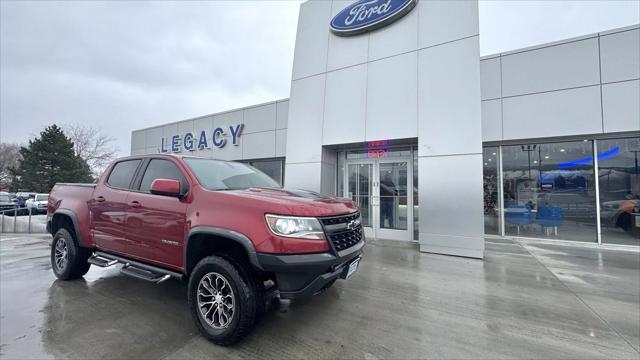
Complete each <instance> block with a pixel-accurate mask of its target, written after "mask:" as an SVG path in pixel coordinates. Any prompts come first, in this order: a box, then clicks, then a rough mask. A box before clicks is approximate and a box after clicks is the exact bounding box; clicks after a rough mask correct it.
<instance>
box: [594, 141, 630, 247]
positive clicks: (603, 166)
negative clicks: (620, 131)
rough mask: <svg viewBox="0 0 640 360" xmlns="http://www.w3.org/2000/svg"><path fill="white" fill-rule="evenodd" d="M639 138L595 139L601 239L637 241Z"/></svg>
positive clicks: (604, 240)
mask: <svg viewBox="0 0 640 360" xmlns="http://www.w3.org/2000/svg"><path fill="white" fill-rule="evenodd" d="M639 162H640V138H637V137H636V138H626V139H611V140H598V181H599V186H600V222H601V229H602V242H603V243H611V244H624V245H639V244H640V164H639Z"/></svg>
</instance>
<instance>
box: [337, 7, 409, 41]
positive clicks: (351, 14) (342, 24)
mask: <svg viewBox="0 0 640 360" xmlns="http://www.w3.org/2000/svg"><path fill="white" fill-rule="evenodd" d="M417 3H418V0H359V1H357V2H355V3H353V4H351V5H349V6H347V7H346V8H344V9H342V11H340V12H339V13H338V15H336V16H335V17H334V18H333V20H331V31H333V33H334V34H336V35H341V36H349V35H357V34H361V33H363V32H367V31H371V30H375V29H378V28H381V27H383V26H386V25H389V24H390V23H392V22H394V21H396V20H398V19H400V18H401V17H403V16H404V15H406V14H407V13H408V12H409V11H411V10H412V9H413V8H414V7H415V6H416V4H417Z"/></svg>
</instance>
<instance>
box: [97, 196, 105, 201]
mask: <svg viewBox="0 0 640 360" xmlns="http://www.w3.org/2000/svg"><path fill="white" fill-rule="evenodd" d="M95 200H96V201H97V202H103V201H105V200H106V199H105V198H104V196H98V197H97V198H95Z"/></svg>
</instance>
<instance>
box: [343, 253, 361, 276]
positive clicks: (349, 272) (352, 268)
mask: <svg viewBox="0 0 640 360" xmlns="http://www.w3.org/2000/svg"><path fill="white" fill-rule="evenodd" d="M359 264H360V258H358V259H355V260H353V261H352V262H351V263H350V264H349V266H348V268H347V272H346V274H345V276H344V278H345V279H348V278H349V277H351V275H353V274H354V273H355V272H356V270H358V265H359Z"/></svg>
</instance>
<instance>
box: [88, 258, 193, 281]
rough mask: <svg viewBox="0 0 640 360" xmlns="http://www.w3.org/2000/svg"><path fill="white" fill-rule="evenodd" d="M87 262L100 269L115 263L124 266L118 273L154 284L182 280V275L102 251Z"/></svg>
mask: <svg viewBox="0 0 640 360" xmlns="http://www.w3.org/2000/svg"><path fill="white" fill-rule="evenodd" d="M87 261H88V262H89V263H90V264H94V265H97V266H100V267H109V266H112V265H115V264H117V263H120V264H124V266H123V267H122V269H120V273H122V274H124V275H127V276H131V277H133V278H136V279H140V280H145V281H149V282H153V283H156V284H159V283H161V282H164V281H166V280H169V279H170V278H176V279H182V274H180V273H177V272H174V271H171V270H166V269H163V268H160V267H157V266H153V265H148V264H145V263H141V262H139V261H135V260H130V259H127V258H124V257H121V256H117V255H113V254H109V253H105V252H102V251H96V252H95V254H94V255H93V256H92V257H90V258H89V260H87Z"/></svg>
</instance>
